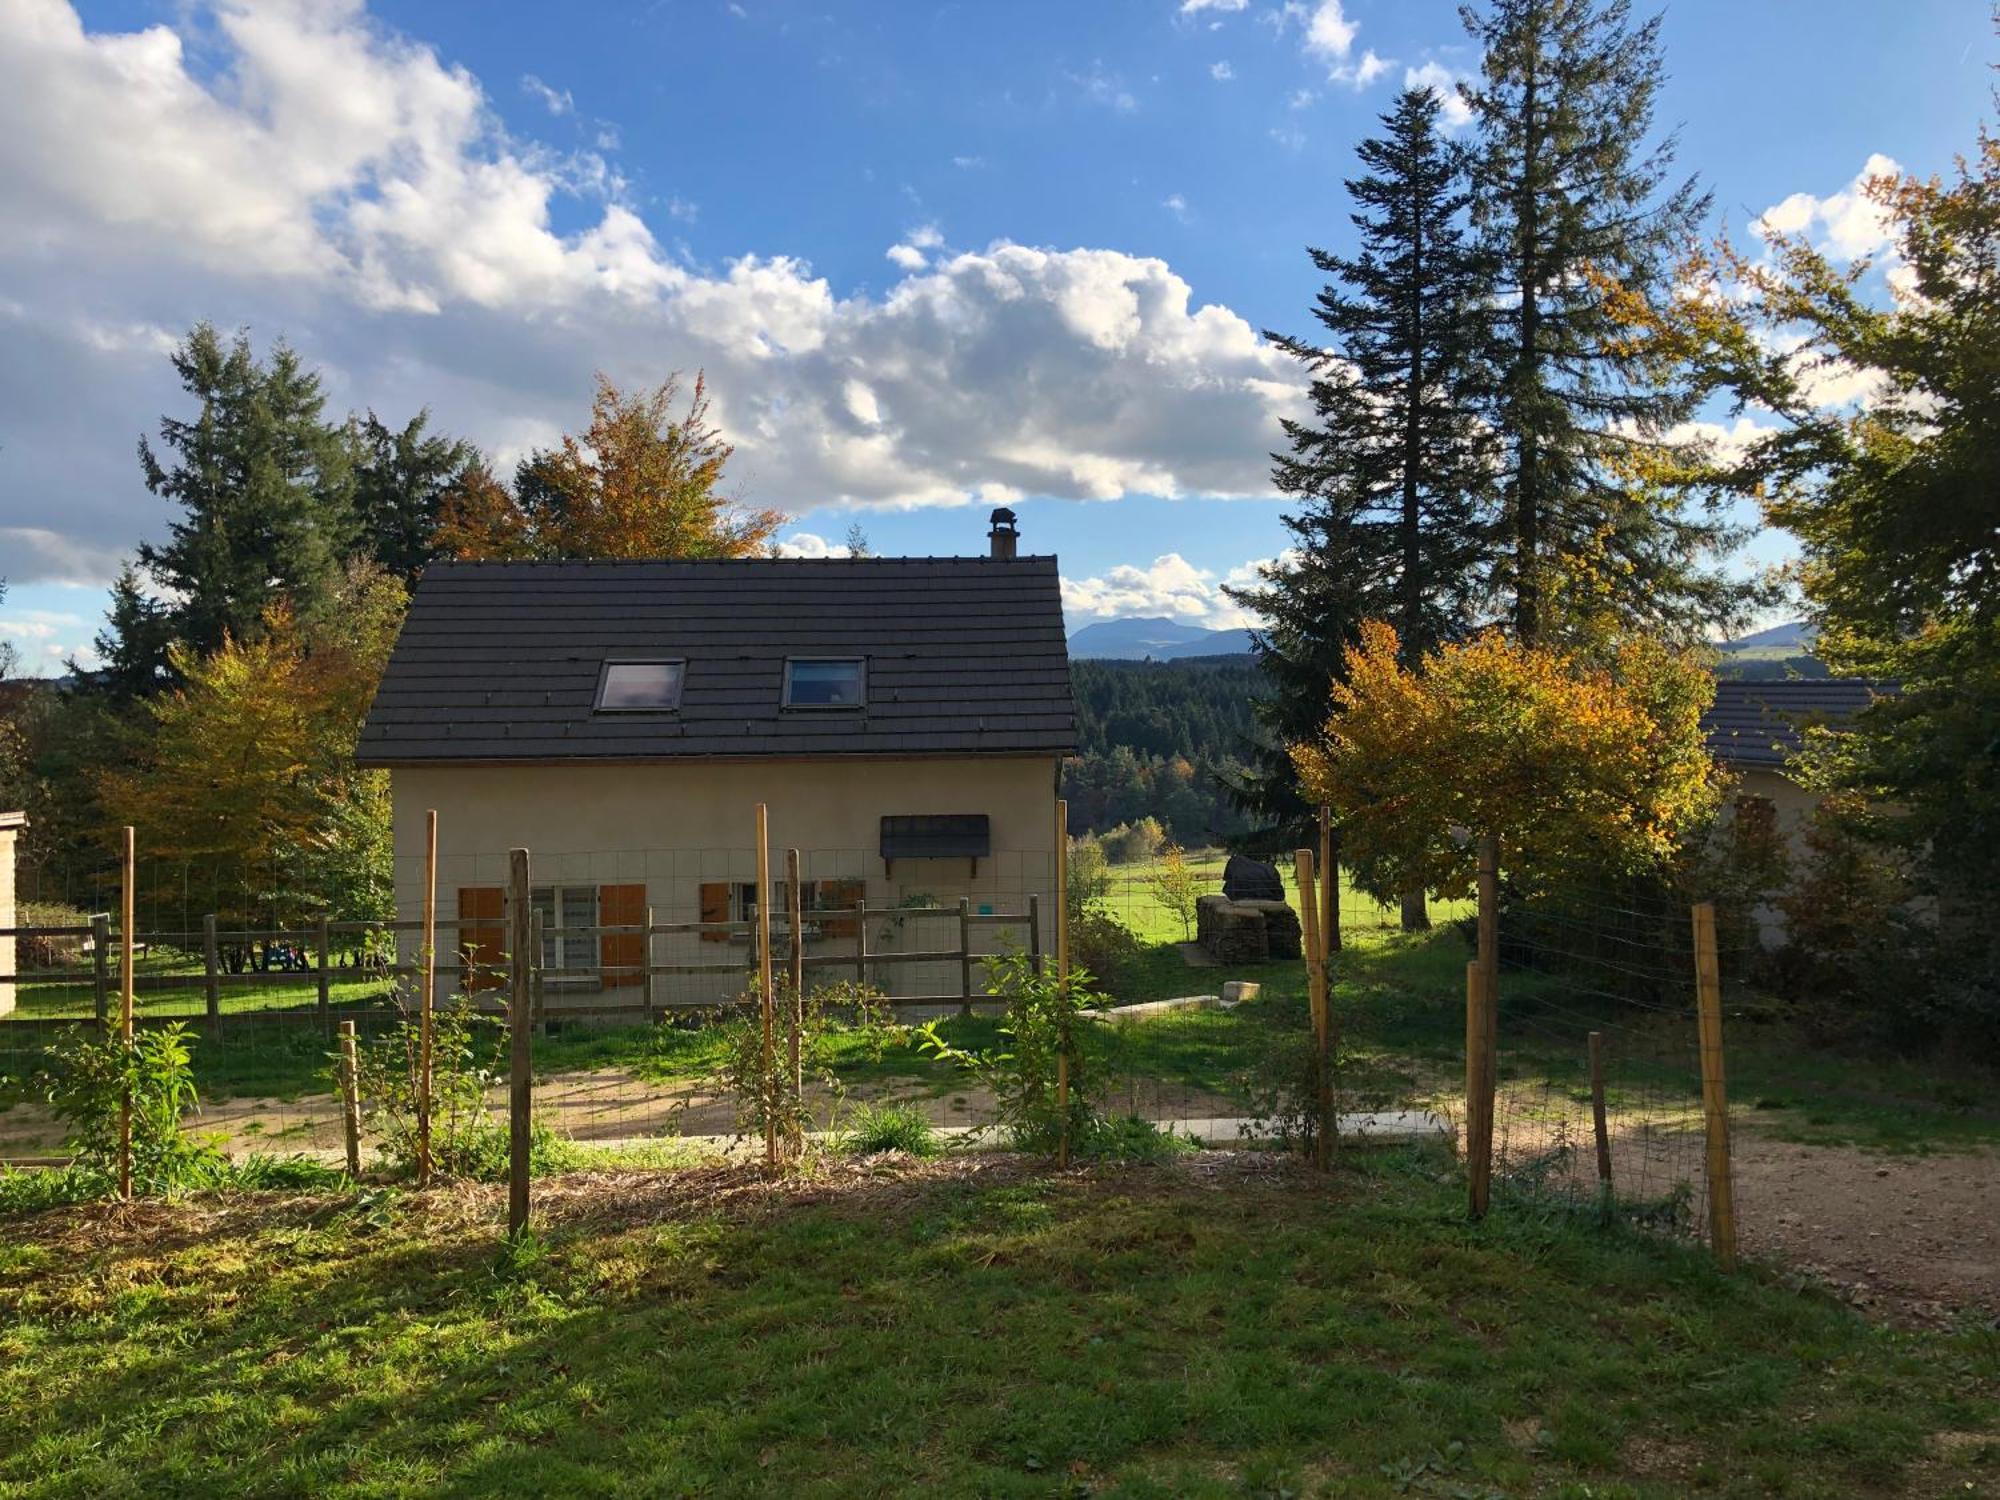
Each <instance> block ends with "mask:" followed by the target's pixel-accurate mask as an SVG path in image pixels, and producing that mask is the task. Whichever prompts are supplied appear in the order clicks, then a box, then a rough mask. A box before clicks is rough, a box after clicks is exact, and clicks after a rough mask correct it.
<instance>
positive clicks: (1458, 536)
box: [1233, 89, 1493, 926]
mask: <svg viewBox="0 0 2000 1500" xmlns="http://www.w3.org/2000/svg"><path fill="white" fill-rule="evenodd" d="M1441 108H1442V103H1441V101H1440V100H1439V98H1438V96H1437V95H1436V94H1435V93H1434V92H1433V91H1431V90H1429V89H1411V90H1408V91H1407V92H1405V93H1404V94H1403V95H1402V97H1401V98H1400V99H1398V100H1397V102H1396V106H1395V108H1394V109H1393V110H1392V111H1391V112H1390V113H1388V114H1387V115H1384V116H1383V117H1382V118H1383V124H1384V126H1385V127H1386V131H1385V133H1384V134H1383V135H1382V136H1380V137H1378V138H1375V139H1372V140H1368V141H1364V142H1363V143H1362V145H1361V146H1360V148H1359V155H1360V157H1361V161H1362V164H1363V166H1364V167H1365V168H1366V171H1365V173H1364V174H1363V175H1362V176H1360V177H1357V178H1353V179H1351V180H1349V182H1348V183H1347V191H1348V194H1349V196H1350V197H1351V198H1352V200H1353V202H1354V205H1355V208H1354V213H1353V215H1352V218H1353V221H1354V225H1355V227H1356V229H1357V230H1359V231H1360V236H1359V248H1358V251H1357V253H1356V254H1354V255H1352V256H1340V255H1334V254H1331V253H1329V252H1327V251H1324V250H1318V249H1315V250H1312V251H1311V252H1310V254H1311V256H1312V260H1313V264H1314V265H1315V266H1317V267H1318V268H1319V269H1320V271H1322V272H1323V273H1325V274H1326V275H1327V276H1328V277H1329V278H1330V280H1329V281H1328V282H1327V284H1326V285H1325V286H1324V288H1323V289H1322V290H1321V291H1320V294H1319V297H1318V299H1317V302H1316V304H1315V307H1314V316H1315V317H1316V318H1317V319H1318V321H1319V323H1320V325H1321V327H1322V329H1323V330H1324V336H1323V337H1322V338H1319V339H1313V340H1307V339H1299V338H1288V337H1283V336H1279V335H1276V334H1273V335H1269V337H1271V338H1272V339H1273V341H1274V342H1275V343H1277V345H1278V346H1279V347H1280V348H1282V349H1284V350H1285V351H1286V352H1288V353H1289V354H1291V355H1292V356H1293V357H1294V358H1296V359H1298V360H1299V362H1300V363H1301V364H1302V365H1304V366H1305V367H1306V369H1307V370H1308V371H1309V372H1310V374H1311V398H1312V403H1313V417H1312V419H1311V420H1309V421H1288V422H1286V423H1285V431H1286V434H1287V436H1288V437H1289V438H1290V439H1291V451H1290V452H1289V453H1287V454H1284V455H1281V456H1279V457H1278V458H1277V462H1276V468H1275V469H1274V470H1273V478H1274V480H1275V482H1276V484H1277V486H1278V488H1279V489H1280V490H1281V491H1283V492H1284V493H1285V494H1288V495H1293V496H1296V497H1297V498H1298V499H1299V500H1300V502H1301V507H1300V509H1299V510H1298V511H1297V512H1295V513H1292V514H1289V515H1287V516H1286V517H1285V525H1286V527H1287V528H1288V529H1289V530H1290V532H1291V534H1292V537H1293V539H1294V546H1293V547H1292V548H1291V549H1290V550H1289V551H1288V553H1287V554H1286V555H1285V556H1283V557H1281V558H1280V559H1279V560H1278V561H1277V562H1276V563H1274V564H1272V565H1270V566H1269V567H1267V568H1266V569H1265V570H1264V574H1263V579H1262V582H1261V583H1260V584H1259V585H1258V586H1256V587H1252V588H1247V589H1241V590H1237V591H1234V594H1233V597H1234V598H1236V600H1237V601H1238V602H1239V603H1241V604H1243V605H1245V606H1246V607H1248V608H1251V609H1253V610H1255V611H1256V612H1257V613H1259V614H1260V615H1262V616H1263V617H1264V619H1265V620H1266V622H1267V624H1266V626H1265V628H1264V629H1263V630H1262V631H1260V632H1259V633H1258V636H1257V640H1258V650H1259V653H1260V655H1261V657H1262V659H1263V665H1264V668H1265V672H1266V675H1267V677H1268V679H1269V681H1270V683H1271V686H1272V688H1273V689H1274V692H1273V694H1272V696H1271V697H1270V698H1268V699H1266V700H1265V702H1264V705H1263V707H1262V710H1261V714H1260V717H1261V718H1262V720H1263V724H1264V728H1265V729H1266V731H1267V733H1268V734H1269V736H1270V738H1271V741H1272V742H1273V744H1272V746H1271V747H1269V748H1267V749H1265V750H1264V751H1263V753H1262V754H1261V755H1260V756H1259V764H1258V766H1257V768H1256V769H1255V770H1254V771H1253V772H1252V774H1251V776H1250V777H1249V778H1248V779H1247V780H1246V782H1245V783H1244V785H1243V788H1242V790H1243V794H1244V801H1245V803H1246V805H1248V806H1249V807H1250V808H1251V809H1252V810H1254V811H1256V812H1258V813H1259V814H1260V815H1262V816H1263V817H1264V818H1265V819H1266V820H1267V822H1269V823H1271V824H1273V825H1274V831H1282V832H1283V833H1284V834H1285V835H1286V841H1287V842H1292V843H1296V842H1297V841H1299V840H1300V839H1301V838H1302V837H1304V836H1306V835H1307V834H1308V833H1309V831H1310V827H1311V810H1310V809H1309V808H1308V807H1307V806H1306V805H1305V803H1304V802H1303V801H1302V800H1301V799H1300V797H1299V794H1298V792H1297V791H1296V789H1295V787H1294V785H1293V783H1294V779H1295V778H1294V774H1293V771H1292V767H1291V763H1290V760H1289V757H1287V756H1286V755H1285V753H1284V751H1283V749H1282V747H1283V746H1284V745H1287V744H1293V743H1299V742H1302V741H1310V740H1313V739H1315V738H1317V736H1318V735H1319V734H1320V732H1321V730H1322V728H1323V726H1324V723H1325V720H1326V713H1327V690H1328V687H1329V685H1330V683H1332V682H1333V681H1334V680H1335V679H1336V678H1337V677H1338V676H1339V675H1340V673H1341V671H1342V667H1343V658H1342V653H1343V651H1344V649H1345V648H1346V647H1347V646H1348V645H1349V644H1350V643H1351V642H1352V641H1353V640H1354V639H1355V636H1356V632H1357V630H1358V628H1359V625H1360V622H1361V621H1362V620H1363V619H1367V618H1383V619H1388V620H1390V621H1392V622H1393V623H1394V624H1395V627H1396V630H1397V633H1398V636H1399V638H1400V639H1401V641H1402V642H1403V649H1404V651H1405V653H1406V655H1407V659H1408V661H1410V662H1411V663H1414V662H1415V661H1416V660H1418V659H1419V658H1421V656H1422V655H1423V653H1424V652H1426V651H1428V650H1430V649H1432V648H1434V647H1436V646H1437V645H1439V644H1440V643H1442V642H1445V641H1450V640H1456V639H1458V638H1460V637H1461V636H1462V635H1463V634H1464V633H1465V631H1466V630H1467V628H1468V626H1469V625H1470V623H1471V621H1472V619H1473V616H1474V611H1475V609H1476V607H1477V603H1478V600H1479V597H1480V595H1481V591H1482V590H1483V589H1484V587H1485V585H1486V579H1487V574H1488V571H1489V568H1490V520H1491V510H1492V495H1491V484H1490V479H1489V476H1490V474H1491V473H1492V470H1493V451H1492V450H1493V439H1492V437H1491V430H1490V428H1489V427H1487V426H1486V425H1485V424H1484V423H1482V422H1481V421H1480V419H1479V410H1480V402H1481V396H1482V390H1481V386H1480V381H1481V379H1482V378H1483V373H1484V366H1483V364H1482V361H1481V359H1480V357H1479V356H1480V331H1481V322H1480V319H1479V312H1478V308H1479V303H1480V299H1481V298H1482V296H1483V294H1484V291H1485V281H1484V278H1483V275H1482V269H1481V266H1480V265H1479V263H1478V261H1477V260H1476V258H1475V257H1474V255H1473V253H1472V251H1471V249H1470V248H1469V246H1468V245H1467V242H1466V238H1465V231H1464V213H1465V209H1466V205H1467V202H1468V186H1467V178H1466V170H1465V156H1464V153H1463V151H1462V150H1461V149H1460V148H1458V147H1456V146H1454V145H1452V144H1450V143H1449V142H1447V141H1445V140H1444V139H1443V137H1442V136H1441V135H1440V133H1439V130H1438V115H1439V111H1440V109H1441ZM1405 921H1406V923H1407V924H1408V925H1411V926H1421V925H1423V924H1424V914H1423V898H1422V895H1421V893H1411V894H1408V895H1406V897H1405Z"/></svg>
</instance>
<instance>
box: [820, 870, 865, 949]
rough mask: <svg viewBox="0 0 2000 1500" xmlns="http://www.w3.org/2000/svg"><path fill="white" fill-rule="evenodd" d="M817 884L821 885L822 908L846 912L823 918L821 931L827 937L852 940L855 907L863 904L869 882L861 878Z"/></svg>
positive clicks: (834, 911) (826, 881)
mask: <svg viewBox="0 0 2000 1500" xmlns="http://www.w3.org/2000/svg"><path fill="white" fill-rule="evenodd" d="M815 884H816V885H817V886H818V887H819V905H820V910H822V911H824V912H828V913H845V915H828V916H826V917H824V918H822V919H821V921H820V924H819V930H820V933H821V934H822V935H823V936H825V937H829V938H846V939H847V940H848V941H849V942H852V941H853V940H854V916H853V913H854V908H855V907H857V906H859V905H860V904H861V898H862V896H863V895H864V894H866V892H867V890H868V886H867V883H866V882H865V881H860V880H821V881H817V882H815Z"/></svg>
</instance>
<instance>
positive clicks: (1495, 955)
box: [1465, 834, 1500, 1219]
mask: <svg viewBox="0 0 2000 1500" xmlns="http://www.w3.org/2000/svg"><path fill="white" fill-rule="evenodd" d="M1478 952H1479V956H1478V959H1477V960H1476V962H1475V963H1474V965H1473V969H1474V970H1475V971H1476V974H1474V973H1468V975H1467V977H1466V990H1465V1003H1466V1058H1465V1077H1466V1088H1467V1091H1468V1092H1467V1098H1466V1105H1465V1116H1466V1179H1467V1197H1468V1202H1469V1207H1470V1209H1471V1212H1472V1216H1473V1217H1474V1218H1475V1219H1477V1218H1482V1217H1484V1216H1485V1213H1486V1210H1487V1207H1488V1205H1489V1204H1490V1203H1491V1201H1492V1187H1493V1125H1494V1118H1495V1114H1496V1101H1495V1090H1496V1087H1497V1081H1498V1078H1499V1057H1500V841H1499V839H1498V838H1496V837H1494V836H1493V835H1491V834H1488V835H1485V836H1484V837H1482V838H1481V839H1480V841H1479V949H1478Z"/></svg>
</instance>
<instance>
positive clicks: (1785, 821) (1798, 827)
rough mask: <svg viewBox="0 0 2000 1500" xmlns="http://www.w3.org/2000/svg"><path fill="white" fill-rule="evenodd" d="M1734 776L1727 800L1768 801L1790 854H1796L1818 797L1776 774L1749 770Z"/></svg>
mask: <svg viewBox="0 0 2000 1500" xmlns="http://www.w3.org/2000/svg"><path fill="white" fill-rule="evenodd" d="M1735 776H1736V780H1735V784H1734V786H1733V787H1732V788H1731V790H1730V797H1731V798H1732V799H1734V798H1736V797H1762V798H1764V799H1765V800H1767V801H1768V802H1769V803H1770V804H1771V805H1772V806H1773V807H1774V808H1776V809H1777V813H1778V827H1779V829H1780V830H1782V831H1783V833H1784V835H1785V840H1786V842H1787V843H1788V844H1789V845H1790V846H1791V849H1792V851H1793V852H1794V853H1797V852H1798V850H1799V848H1800V847H1801V845H1800V839H1801V837H1802V835H1803V832H1804V829H1805V825H1806V824H1807V823H1808V822H1809V821H1811V818H1812V813H1813V809H1814V808H1816V807H1818V806H1819V798H1818V796H1816V795H1815V794H1814V793H1812V792H1809V791H1807V790H1806V789H1805V788H1804V787H1802V786H1800V785H1799V784H1798V783H1797V782H1796V781H1793V780H1792V779H1791V778H1790V777H1789V776H1786V775H1784V774H1783V773H1782V772H1779V771H1771V770H1764V769H1759V768H1751V769H1745V770H1738V771H1737V772H1736V773H1735Z"/></svg>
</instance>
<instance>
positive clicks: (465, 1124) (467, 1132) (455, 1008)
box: [356, 999, 507, 1178]
mask: <svg viewBox="0 0 2000 1500" xmlns="http://www.w3.org/2000/svg"><path fill="white" fill-rule="evenodd" d="M504 1036H505V1027H504V1026H502V1025H501V1024H500V1022H499V1021H498V1019H497V1018H495V1017H491V1016H482V1015H480V1014H479V1013H478V1012H477V1011H475V1010H474V1009H473V1008H472V1005H471V1002H470V1001H467V1000H464V999H460V1000H459V1001H458V1002H457V1003H456V1004H453V1005H448V1006H444V1007H441V1008H440V1009H438V1010H437V1011H436V1012H434V1013H433V1015H432V1019H431V1089H430V1121H431V1165H432V1168H433V1170H435V1171H437V1172H439V1173H442V1174H443V1175H445V1176H447V1177H474V1178H481V1177H487V1178H490V1177H492V1176H494V1175H496V1168H495V1166H494V1163H495V1162H496V1161H497V1162H498V1163H499V1166H498V1168H497V1173H498V1175H504V1174H505V1172H506V1162H507V1130H506V1127H505V1126H503V1125H501V1124H500V1122H499V1121H498V1120H496V1119H494V1118H493V1114H492V1112H491V1111H490V1110H489V1109H488V1108H487V1106H486V1095H487V1092H488V1090H490V1089H491V1088H492V1087H493V1086H494V1085H495V1084H496V1083H498V1082H499V1081H500V1077H501V1075H500V1071H499V1067H498V1061H499V1053H500V1044H501V1041H502V1039H503V1038H504ZM419 1040H420V1037H419V1022H418V1018H417V1017H415V1016H413V1015H406V1016H404V1018H403V1019H402V1020H401V1021H400V1022H398V1023H397V1025H396V1026H395V1028H394V1029H393V1030H391V1031H389V1032H388V1033H386V1034H385V1035H383V1036H381V1037H378V1038H375V1039H373V1040H370V1041H367V1042H364V1043H363V1044H362V1045H361V1047H360V1049H359V1051H358V1053H357V1056H356V1061H357V1064H358V1068H357V1072H358V1074H359V1077H360V1092H361V1103H362V1112H363V1119H364V1121H365V1123H366V1124H367V1126H368V1128H369V1129H370V1131H371V1132H372V1133H373V1134H374V1135H375V1137H376V1139H377V1140H378V1141H379V1142H380V1143H381V1148H382V1154H383V1155H384V1156H385V1157H387V1158H388V1160H389V1162H390V1163H391V1165H392V1166H394V1167H395V1168H397V1169H399V1170H403V1171H414V1170H415V1169H416V1166H417V1158H418V1141H417V1114H418V1110H417V1102H418V1100H419V1098H420V1097H421V1096H422V1093H423V1086H422V1081H421V1079H420V1078H419V1076H418V1075H419V1071H420V1070H419V1057H418V1043H419Z"/></svg>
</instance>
